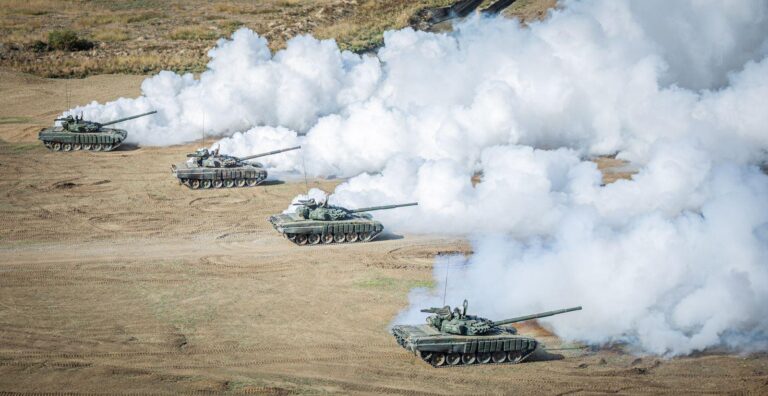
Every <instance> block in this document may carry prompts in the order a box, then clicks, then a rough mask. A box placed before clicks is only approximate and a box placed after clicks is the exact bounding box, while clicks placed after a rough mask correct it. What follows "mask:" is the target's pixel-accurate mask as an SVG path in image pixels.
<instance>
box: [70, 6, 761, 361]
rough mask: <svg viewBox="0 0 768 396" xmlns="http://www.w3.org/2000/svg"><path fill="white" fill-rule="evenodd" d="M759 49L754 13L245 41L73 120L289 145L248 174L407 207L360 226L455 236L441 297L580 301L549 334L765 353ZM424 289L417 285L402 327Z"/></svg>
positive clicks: (350, 199) (519, 302)
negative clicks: (309, 181) (620, 166)
mask: <svg viewBox="0 0 768 396" xmlns="http://www.w3.org/2000/svg"><path fill="white" fill-rule="evenodd" d="M659 9H663V10H664V16H663V17H659V12H658V10H659ZM767 54H768V4H766V3H765V2H764V1H758V0H754V1H742V2H738V3H725V2H718V1H693V0H690V1H682V0H681V1H676V2H673V3H669V2H662V1H660V0H653V1H644V2H630V1H625V0H617V1H612V2H598V1H563V2H562V3H561V7H559V8H558V9H557V10H553V11H552V12H551V13H550V15H549V16H548V18H547V19H546V20H544V21H541V22H537V23H532V24H531V25H530V26H528V27H521V26H520V25H519V24H518V23H517V22H516V21H512V20H505V19H501V18H495V19H481V18H475V19H472V20H469V21H468V22H466V23H464V24H461V25H459V26H457V27H456V29H455V31H454V32H453V33H451V34H432V33H425V32H416V31H413V30H411V29H404V30H400V31H392V32H387V33H386V34H385V45H384V47H383V48H381V49H380V50H379V51H378V53H377V56H376V57H373V56H362V57H361V56H357V55H354V54H350V53H345V52H341V51H339V50H338V48H337V47H336V45H335V43H334V42H333V41H319V40H315V39H314V38H312V37H309V36H301V37H297V38H295V39H293V40H291V41H290V42H289V43H288V45H287V48H286V49H285V50H283V51H279V52H277V53H276V54H274V55H272V54H271V53H270V52H269V50H268V48H267V46H266V42H265V41H264V40H263V39H262V38H260V37H258V36H257V35H256V34H255V33H253V32H251V31H249V30H247V29H241V30H239V31H237V32H236V33H235V34H234V35H233V36H232V38H231V40H220V41H219V44H218V46H217V48H215V49H214V50H212V51H211V52H210V56H211V61H210V63H209V70H208V71H206V72H205V73H203V75H202V76H201V77H200V79H199V80H195V79H194V78H193V77H192V76H191V75H185V76H178V75H175V74H172V73H167V72H166V73H161V74H159V75H157V76H155V77H153V78H151V79H148V80H147V81H145V82H144V84H143V85H142V92H143V96H142V97H140V98H137V99H132V100H131V99H122V100H119V101H117V102H113V103H108V104H105V105H100V104H95V103H94V104H91V105H88V106H85V107H83V108H78V109H75V111H77V112H81V111H82V112H85V114H86V116H93V117H96V118H97V119H106V118H113V117H117V116H124V115H129V114H132V113H139V112H142V111H145V110H147V109H149V108H156V109H158V110H160V114H159V116H158V117H154V118H150V117H146V118H143V119H139V120H136V121H132V122H136V124H132V125H126V126H127V127H131V128H130V130H131V135H130V136H131V139H134V141H137V142H139V143H141V144H170V143H179V142H184V141H190V140H194V139H196V138H197V137H198V136H199V134H200V132H199V131H200V130H201V128H202V124H201V116H202V115H205V120H206V121H205V124H206V129H208V130H209V133H213V134H217V135H222V136H231V137H227V138H224V139H222V140H221V141H219V142H217V143H216V145H219V146H220V147H221V150H222V152H227V153H232V154H234V155H248V154H254V153H257V152H262V151H267V150H270V149H274V148H282V147H290V146H293V145H295V144H297V143H300V144H301V145H302V147H303V150H302V153H301V155H297V154H296V153H293V154H292V155H286V156H284V157H283V156H281V157H280V159H279V160H278V159H277V158H267V159H265V162H266V163H267V164H268V165H269V166H273V167H277V168H279V170H281V171H286V172H290V171H294V172H301V171H302V169H303V168H304V164H306V169H307V171H308V172H309V173H310V174H311V175H317V176H330V175H336V176H348V177H352V178H351V179H349V180H348V181H347V182H345V183H343V184H342V185H340V186H339V187H338V188H337V189H336V191H335V193H334V194H333V195H332V196H331V202H332V203H336V204H342V205H345V206H350V207H359V206H369V205H377V204H382V203H389V202H409V201H419V203H420V204H419V206H418V207H417V208H409V209H402V210H392V211H382V212H378V213H377V214H376V217H377V218H379V219H381V220H382V221H383V222H384V223H385V224H386V225H387V227H388V229H390V230H394V231H395V232H433V233H434V232H439V233H454V234H460V235H470V236H471V238H472V240H473V244H474V246H475V248H474V251H475V255H474V256H473V257H472V258H470V259H469V260H466V261H464V260H462V259H457V258H453V259H452V260H454V265H455V266H457V268H458V271H459V272H458V273H457V274H456V275H455V276H452V278H453V279H461V280H462V281H461V282H455V281H454V282H451V283H450V285H449V294H450V296H449V299H450V300H451V301H453V302H454V303H456V302H460V301H461V300H462V299H463V298H465V297H466V298H469V299H470V301H471V303H472V307H473V309H476V310H477V311H478V313H481V314H485V315H488V316H491V317H506V316H510V315H516V314H522V313H525V312H526V311H538V310H543V309H552V308H557V307H560V306H567V305H573V304H581V305H584V306H585V310H584V311H583V312H582V313H579V314H574V315H564V316H562V317H553V318H550V319H548V320H546V321H545V323H546V324H547V325H549V326H551V327H552V328H553V329H554V330H556V331H557V333H558V334H559V335H561V336H563V337H566V338H569V339H580V340H585V341H588V342H593V343H604V342H611V341H616V340H622V341H628V342H631V343H632V344H633V345H635V346H637V347H638V348H639V349H641V350H643V351H647V352H653V353H661V354H668V355H675V354H685V353H689V352H691V351H693V350H701V349H705V348H707V347H712V346H721V345H725V346H730V347H733V348H734V349H737V350H756V349H762V350H764V349H766V347H767V346H768V343H767V342H766V341H767V340H768V337H766V334H768V323H766V320H765V319H764V318H765V317H766V315H765V314H766V313H767V312H766V307H768V298H767V297H768V284H766V283H768V276H766V275H768V274H766V271H767V267H768V252H766V249H768V207H766V202H767V201H766V199H765V197H766V194H767V193H768V177H767V176H765V175H764V174H763V173H761V172H760V170H759V169H758V168H757V167H756V166H755V164H756V163H758V162H759V161H764V160H765V159H766V158H767V157H768V156H767V155H766V150H768V129H767V128H768V127H766V126H767V125H768V113H766V112H765V110H764V108H765V98H768V58H766V55H767ZM134 127H135V128H134ZM134 129H135V130H136V131H135V132H134ZM242 131H245V132H242ZM300 135H305V136H300ZM614 153H618V156H619V158H624V159H627V160H630V161H632V162H633V163H634V164H636V165H637V166H638V167H639V171H638V173H637V174H636V175H635V176H634V177H633V179H632V180H624V181H619V182H616V183H613V184H610V185H607V186H601V183H600V180H601V176H600V173H599V172H598V170H597V169H596V167H595V165H594V164H593V163H591V162H588V161H584V158H585V157H587V156H592V155H600V154H614ZM478 172H480V173H481V174H482V182H481V183H479V184H477V185H476V186H475V185H473V184H472V182H471V180H470V178H471V177H472V176H473V175H475V174H476V173H478ZM310 195H314V196H317V197H319V196H321V195H322V192H320V191H312V192H311V193H310ZM289 210H290V208H289ZM437 264H438V265H437V266H436V270H435V271H436V272H435V277H436V280H437V281H438V282H442V281H443V278H442V275H444V273H443V272H442V271H441V263H440V262H438V263H437ZM489 279H493V280H494V281H493V283H490V284H489V283H488V282H489V281H488V280H489ZM435 298H437V297H436V296H433V295H432V294H430V292H429V291H423V290H422V291H414V292H413V293H412V294H411V308H409V309H408V310H406V311H405V312H404V313H403V315H402V316H401V317H399V318H398V319H397V320H406V319H412V317H413V315H414V312H415V310H416V309H417V308H419V307H422V306H430V305H433V302H434V301H433V300H434V299H435Z"/></svg>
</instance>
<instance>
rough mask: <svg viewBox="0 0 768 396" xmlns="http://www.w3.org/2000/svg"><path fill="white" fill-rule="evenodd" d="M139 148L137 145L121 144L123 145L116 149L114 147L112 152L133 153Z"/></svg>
mask: <svg viewBox="0 0 768 396" xmlns="http://www.w3.org/2000/svg"><path fill="white" fill-rule="evenodd" d="M140 148H141V147H139V145H138V144H133V143H123V144H121V145H119V146H117V147H116V148H115V149H114V150H112V151H135V150H138V149H140Z"/></svg>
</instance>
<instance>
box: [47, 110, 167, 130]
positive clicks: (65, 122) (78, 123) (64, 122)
mask: <svg viewBox="0 0 768 396" xmlns="http://www.w3.org/2000/svg"><path fill="white" fill-rule="evenodd" d="M155 113H157V110H153V111H150V112H147V113H142V114H138V115H135V116H130V117H124V118H118V119H117V120H113V121H109V122H96V121H86V120H83V117H77V116H75V117H73V116H71V115H69V116H66V117H64V118H57V119H56V120H55V121H60V122H61V127H62V128H63V129H64V130H67V131H70V132H79V133H93V132H99V131H101V130H102V128H103V127H105V126H108V125H112V124H117V123H119V122H123V121H128V120H132V119H134V118H139V117H144V116H148V115H150V114H155Z"/></svg>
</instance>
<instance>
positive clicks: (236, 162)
mask: <svg viewBox="0 0 768 396" xmlns="http://www.w3.org/2000/svg"><path fill="white" fill-rule="evenodd" d="M300 148H301V146H296V147H290V148H287V149H281V150H275V151H269V152H266V153H261V154H255V155H250V156H248V157H242V158H238V157H233V156H231V155H225V154H219V150H218V149H216V150H213V151H211V150H208V149H206V148H201V149H198V150H197V151H195V152H194V153H191V154H187V158H188V159H187V161H186V162H184V163H181V164H176V165H171V172H173V174H174V175H175V176H176V178H178V179H179V183H181V184H183V185H185V186H187V187H189V188H191V189H194V190H196V189H199V188H224V187H227V188H232V187H245V186H249V187H253V186H256V185H259V184H261V182H263V181H264V180H265V179H266V178H267V171H266V170H265V169H264V166H263V165H262V164H260V163H258V162H248V160H251V159H254V158H259V157H265V156H267V155H273V154H279V153H284V152H286V151H291V150H298V149H300Z"/></svg>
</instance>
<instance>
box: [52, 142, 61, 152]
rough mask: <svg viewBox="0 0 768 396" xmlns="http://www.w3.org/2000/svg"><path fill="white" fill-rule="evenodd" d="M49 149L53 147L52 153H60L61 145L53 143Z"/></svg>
mask: <svg viewBox="0 0 768 396" xmlns="http://www.w3.org/2000/svg"><path fill="white" fill-rule="evenodd" d="M51 147H53V151H61V143H59V142H56V143H54V144H53V146H51Z"/></svg>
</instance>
